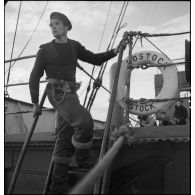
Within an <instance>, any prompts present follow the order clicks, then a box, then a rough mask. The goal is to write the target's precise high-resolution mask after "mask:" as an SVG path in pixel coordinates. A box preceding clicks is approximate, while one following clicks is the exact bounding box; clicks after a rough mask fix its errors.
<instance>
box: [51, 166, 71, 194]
mask: <svg viewBox="0 0 195 195" xmlns="http://www.w3.org/2000/svg"><path fill="white" fill-rule="evenodd" d="M68 167H69V165H68V164H60V163H56V162H54V164H53V170H52V178H51V186H50V194H66V193H67V192H68V191H70V189H71V186H70V185H69V184H68Z"/></svg>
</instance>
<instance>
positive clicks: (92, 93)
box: [84, 2, 125, 108]
mask: <svg viewBox="0 0 195 195" xmlns="http://www.w3.org/2000/svg"><path fill="white" fill-rule="evenodd" d="M124 5H125V2H124V3H123V5H122V8H121V11H120V14H119V17H118V20H117V23H116V25H115V28H114V31H113V34H112V37H111V39H110V42H109V44H108V47H107V49H106V51H108V50H109V48H110V45H111V42H112V40H113V38H114V34H115V31H116V28H117V25H118V22H119V19H120V16H121V13H122V11H123V8H124ZM102 66H103V65H102ZM102 66H101V68H100V71H99V75H100V72H101V70H102ZM94 69H95V67H94ZM97 70H98V68H97V69H96V71H97ZM96 71H95V72H96ZM99 75H98V77H99ZM96 86H97V85H95V82H94V84H93V90H92V92H91V95H90V97H89V100H88V104H87V108H88V107H89V104H90V103H89V102H90V101H91V99H92V97H93V96H94V88H95V87H96ZM89 90H90V87H88V89H87V93H89ZM85 101H86V98H85ZM84 105H85V102H84Z"/></svg>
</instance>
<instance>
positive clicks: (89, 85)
mask: <svg viewBox="0 0 195 195" xmlns="http://www.w3.org/2000/svg"><path fill="white" fill-rule="evenodd" d="M111 5H112V1H110V5H109V8H108V12H107V16H106V20H105V23H104V28H103V31H102V36H101V39H100V43H99V47H98V52H99V50H100V47H101V44H102V40H103V36H104V32H105V28H106V25H107V21H108V16H109V13H110V8H111ZM94 69H95V65H93V69H92V72H91V76H93V74H94ZM91 81H92V78H90V80H89V84H88V87H87V92H86V95H85V99H84V103H83V106H85V103H86V100H87V96H88V94H89V91H90V88H91Z"/></svg>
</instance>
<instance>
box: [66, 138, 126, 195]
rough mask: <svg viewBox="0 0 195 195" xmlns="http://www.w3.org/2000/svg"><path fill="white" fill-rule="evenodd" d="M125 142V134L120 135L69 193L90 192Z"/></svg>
mask: <svg viewBox="0 0 195 195" xmlns="http://www.w3.org/2000/svg"><path fill="white" fill-rule="evenodd" d="M123 142H124V136H120V137H119V138H118V139H117V140H116V142H115V143H114V144H113V146H112V147H111V148H110V150H108V152H107V153H106V154H105V155H104V157H103V158H102V159H101V160H100V162H99V163H98V164H96V166H95V167H94V168H93V169H92V170H91V171H90V172H89V173H88V174H87V175H86V176H85V177H84V178H83V180H81V181H80V182H79V183H78V184H77V185H76V186H75V187H74V188H73V189H72V190H71V191H70V192H69V193H68V194H89V191H90V190H91V187H92V186H93V185H94V184H95V183H96V181H97V179H99V178H100V177H101V176H102V175H103V174H104V171H105V170H106V169H107V168H108V167H109V165H110V164H111V162H112V161H113V159H114V157H115V156H116V154H117V153H118V151H119V149H120V148H121V146H122V144H123Z"/></svg>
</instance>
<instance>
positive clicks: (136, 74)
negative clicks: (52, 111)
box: [0, 1, 195, 194]
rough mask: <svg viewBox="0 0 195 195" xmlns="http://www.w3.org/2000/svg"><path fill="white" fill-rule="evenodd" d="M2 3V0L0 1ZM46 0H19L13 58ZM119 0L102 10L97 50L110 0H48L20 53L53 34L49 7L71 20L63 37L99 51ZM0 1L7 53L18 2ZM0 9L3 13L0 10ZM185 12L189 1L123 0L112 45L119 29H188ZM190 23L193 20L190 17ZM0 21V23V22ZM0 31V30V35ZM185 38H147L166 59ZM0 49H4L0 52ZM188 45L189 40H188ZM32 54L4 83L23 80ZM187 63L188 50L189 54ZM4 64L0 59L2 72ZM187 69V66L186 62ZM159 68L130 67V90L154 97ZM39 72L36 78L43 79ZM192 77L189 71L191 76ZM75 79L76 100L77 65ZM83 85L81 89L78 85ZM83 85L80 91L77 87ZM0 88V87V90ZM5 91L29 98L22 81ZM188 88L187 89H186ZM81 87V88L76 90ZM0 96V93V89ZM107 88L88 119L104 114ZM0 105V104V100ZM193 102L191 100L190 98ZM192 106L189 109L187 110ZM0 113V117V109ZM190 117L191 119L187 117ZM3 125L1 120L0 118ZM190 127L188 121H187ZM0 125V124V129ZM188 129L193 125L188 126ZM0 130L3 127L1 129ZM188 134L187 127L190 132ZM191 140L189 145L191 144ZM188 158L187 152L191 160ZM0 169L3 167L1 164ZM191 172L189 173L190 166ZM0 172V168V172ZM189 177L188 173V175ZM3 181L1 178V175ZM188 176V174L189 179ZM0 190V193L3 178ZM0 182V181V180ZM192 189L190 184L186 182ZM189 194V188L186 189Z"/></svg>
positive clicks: (80, 77) (179, 51)
mask: <svg viewBox="0 0 195 195" xmlns="http://www.w3.org/2000/svg"><path fill="white" fill-rule="evenodd" d="M2 2H3V1H1V3H2ZM2 4H3V3H2ZM45 4H46V1H36V2H35V1H23V2H22V6H21V13H20V18H19V23H18V30H17V36H16V41H15V46H14V52H13V58H15V57H17V56H18V55H19V53H20V52H21V50H22V49H23V47H24V45H25V44H26V42H27V41H28V39H29V37H30V36H31V34H32V32H33V30H34V28H35V26H36V25H37V22H38V20H39V17H40V15H41V13H42V11H43V8H44V6H45ZM122 4H123V2H122V1H113V2H111V8H110V13H109V16H108V22H107V25H106V27H105V33H104V36H103V40H102V44H101V46H100V49H99V51H98V48H99V45H100V40H101V36H102V31H103V28H104V23H105V20H106V16H107V12H108V9H109V6H110V1H101V2H99V1H49V3H48V5H47V8H46V10H45V13H44V15H43V18H42V20H41V22H40V24H39V26H38V28H37V30H36V32H35V34H34V36H33V38H32V40H31V41H30V43H29V45H28V46H27V48H26V49H25V51H24V52H23V54H22V56H26V55H34V54H36V52H37V51H38V48H39V45H41V44H43V43H46V42H49V41H51V40H52V39H53V37H52V34H51V32H50V29H49V25H48V24H49V16H50V13H51V12H54V11H58V12H62V13H64V14H66V15H67V16H68V17H69V19H70V20H71V22H72V25H73V28H72V30H71V31H70V32H69V33H68V36H69V38H71V39H75V40H77V41H79V42H80V43H81V44H82V45H84V46H85V47H86V48H87V49H89V50H91V51H92V52H94V53H97V52H104V51H105V50H106V48H107V46H108V43H109V41H110V38H111V36H112V33H113V30H114V27H115V24H116V21H117V18H118V15H119V13H120V9H121V7H122ZM3 7H4V6H3V5H2V6H0V8H1V9H2V11H1V14H2V17H1V18H0V19H1V20H2V21H1V24H3V23H4V28H0V34H1V44H0V45H1V54H2V55H3V56H2V58H1V59H3V58H4V59H5V60H7V59H10V56H11V50H12V43H13V37H14V31H15V26H16V19H17V14H18V8H19V1H9V2H8V3H7V4H6V6H5V7H4V10H3ZM3 13H4V15H3ZM191 14H192V16H190V1H129V4H128V8H127V11H126V13H125V16H124V19H123V23H127V26H126V27H125V28H123V29H121V31H120V32H119V34H118V36H117V39H116V42H115V46H116V45H117V44H118V42H119V41H120V40H121V38H122V35H123V33H124V32H125V31H142V32H148V33H177V32H185V31H190V19H191V18H194V17H193V14H194V13H193V12H192V13H191ZM192 25H193V23H192ZM1 26H2V27H3V25H1ZM3 35H4V36H3ZM185 39H188V40H190V37H189V35H181V36H173V37H161V38H151V39H150V40H151V41H152V42H153V43H154V44H155V45H156V46H158V47H159V48H160V49H161V50H162V51H163V52H164V53H165V54H167V55H168V56H169V57H170V58H171V59H176V58H184V55H185V51H184V43H185ZM148 50H151V51H157V50H156V49H155V48H154V47H153V46H151V45H150V44H149V43H148V42H147V41H144V40H143V47H141V44H140V42H138V43H137V44H136V46H135V48H134V50H133V53H136V52H138V51H148ZM2 51H4V53H3V52H2ZM192 51H194V49H193V44H192ZM127 55H128V51H127V49H126V50H125V52H124V55H123V56H124V57H123V58H126V57H127ZM34 61H35V59H27V60H21V61H18V62H17V63H16V64H15V65H14V67H13V68H12V69H11V74H10V80H9V84H13V83H20V82H28V80H29V75H30V72H31V70H32V67H33V65H34ZM116 61H117V57H115V58H113V59H112V60H110V61H109V62H108V65H107V68H106V71H105V74H104V77H103V85H104V86H105V87H107V88H109V68H110V67H111V65H112V64H113V63H114V62H116ZM79 63H80V65H82V66H83V67H84V68H85V70H86V71H88V72H89V73H90V72H91V70H92V67H93V66H92V65H91V64H87V63H84V62H82V61H79ZM192 63H193V56H192ZM8 66H9V64H5V65H4V66H3V65H2V66H1V68H3V67H4V71H5V72H6V71H7V69H8ZM98 70H99V69H98V68H97V69H96V73H95V76H94V77H95V78H96V77H97V74H98ZM178 70H179V71H180V70H184V67H182V66H180V67H178ZM4 71H3V70H2V71H0V79H1V84H2V83H4V84H5V80H6V78H7V73H5V74H4ZM192 72H193V66H192ZM156 73H159V70H157V69H155V68H154V69H152V68H151V69H147V70H145V71H143V70H135V71H133V72H132V78H131V93H130V96H131V97H133V98H140V97H145V98H153V97H154V75H155V74H156ZM44 79H45V76H43V77H42V79H41V80H44ZM192 80H193V76H192ZM77 81H82V86H81V89H80V90H79V91H78V95H79V98H80V102H81V104H83V100H84V97H85V93H86V87H87V85H88V82H89V78H88V77H87V76H86V75H85V74H84V73H82V72H81V71H80V70H78V71H77ZM44 87H45V84H40V96H41V94H42V93H43V90H44ZM84 89H85V90H84ZM82 91H83V93H82ZM2 92H3V90H2ZM8 92H9V96H10V97H11V98H14V99H18V100H22V101H26V102H31V99H30V93H29V89H28V86H17V87H9V88H8ZM192 92H193V90H192ZM81 93H82V94H81ZM1 97H2V99H3V98H4V93H2V96H1ZM108 100H109V94H108V93H107V92H106V91H105V90H104V89H100V90H99V91H98V93H97V97H96V99H95V101H94V104H93V106H92V109H91V114H92V117H93V118H94V119H97V120H102V121H105V120H106V116H107V110H108V105H109V101H108ZM1 106H2V109H3V104H1ZM44 106H47V107H51V105H50V103H49V102H48V100H46V101H45V104H44ZM192 106H193V102H192ZM192 112H193V110H192ZM1 113H2V117H1V118H3V112H1ZM192 122H193V121H192ZM2 125H3V123H2ZM192 127H193V123H192ZM3 128H4V126H2V128H1V129H3ZM192 129H193V128H192ZM1 132H2V133H3V131H1ZM191 136H192V138H193V137H194V136H193V131H192V132H191ZM0 138H1V143H4V141H3V138H4V136H3V135H2V136H0ZM193 143H194V142H193V141H192V148H193V147H195V146H194V145H193ZM1 150H2V151H1V154H3V152H4V151H3V147H1ZM192 157H193V156H192ZM193 160H194V158H192V163H191V164H194V163H193ZM1 167H2V170H1V172H3V166H1ZM191 172H192V173H194V170H193V166H192V167H191ZM2 175H3V174H2ZM192 177H193V175H192ZM2 181H3V178H2ZM192 181H193V179H192ZM1 183H2V187H0V189H2V193H3V182H1ZM1 183H0V185H1ZM192 190H193V185H192ZM192 194H193V193H192Z"/></svg>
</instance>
